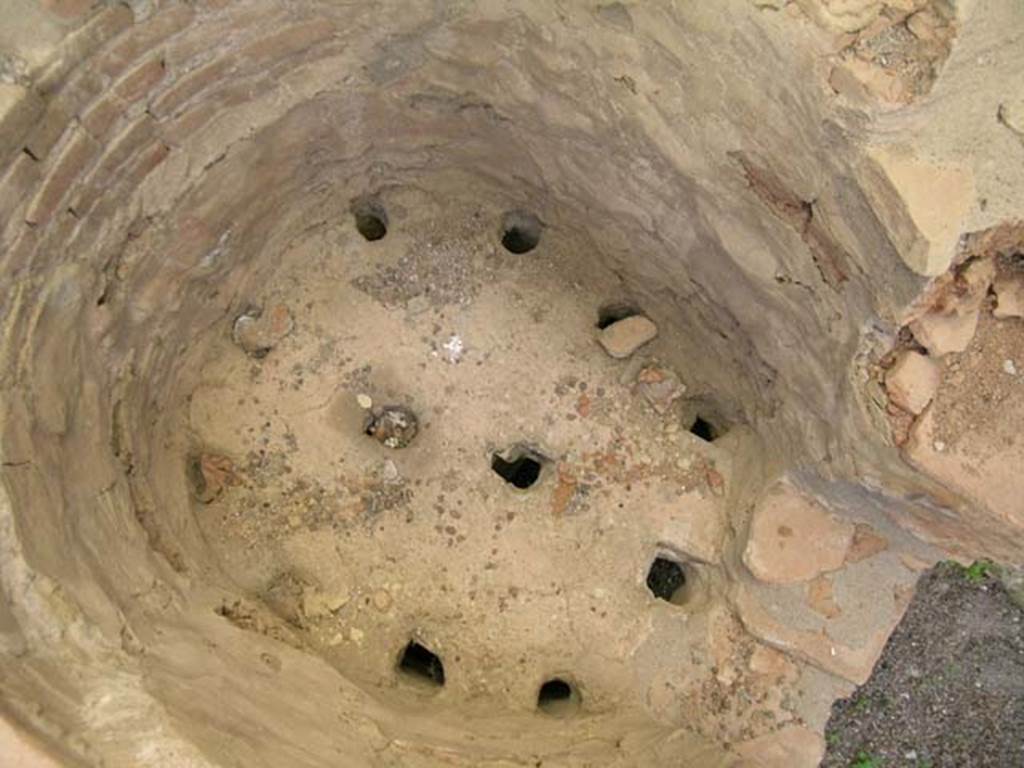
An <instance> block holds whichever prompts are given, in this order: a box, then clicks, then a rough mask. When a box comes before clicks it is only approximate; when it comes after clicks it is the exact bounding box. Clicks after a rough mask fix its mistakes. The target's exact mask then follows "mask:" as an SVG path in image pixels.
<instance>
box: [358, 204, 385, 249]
mask: <svg viewBox="0 0 1024 768" xmlns="http://www.w3.org/2000/svg"><path fill="white" fill-rule="evenodd" d="M352 215H353V216H354V217H355V220H356V230H357V231H358V232H359V234H360V235H362V236H363V239H365V240H367V241H369V242H373V241H375V240H381V239H383V237H384V236H385V235H386V234H387V233H388V214H387V211H385V210H384V206H383V205H381V204H380V202H379V201H377V200H372V199H367V198H362V199H360V200H356V201H354V202H353V203H352Z"/></svg>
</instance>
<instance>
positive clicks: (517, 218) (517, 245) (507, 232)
mask: <svg viewBox="0 0 1024 768" xmlns="http://www.w3.org/2000/svg"><path fill="white" fill-rule="evenodd" d="M540 232H541V223H540V219H538V218H537V217H536V216H534V215H533V214H532V213H524V212H522V211H511V212H509V213H506V214H505V219H504V221H503V223H502V228H501V244H502V245H503V246H504V247H505V250H506V251H509V252H510V253H529V252H530V251H532V250H533V249H534V248H536V247H537V244H538V243H539V242H540Z"/></svg>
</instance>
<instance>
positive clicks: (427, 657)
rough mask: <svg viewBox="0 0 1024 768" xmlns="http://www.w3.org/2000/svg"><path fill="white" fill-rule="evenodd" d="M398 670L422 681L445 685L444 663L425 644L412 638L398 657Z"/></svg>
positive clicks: (434, 684)
mask: <svg viewBox="0 0 1024 768" xmlns="http://www.w3.org/2000/svg"><path fill="white" fill-rule="evenodd" d="M398 671H399V672H401V673H402V674H404V675H405V676H406V677H408V678H409V679H410V680H415V681H418V682H421V683H427V684H429V685H431V686H434V687H437V688H440V687H442V686H443V685H444V663H443V662H442V661H441V658H440V657H439V656H438V655H437V654H436V653H434V652H433V651H431V650H430V649H429V648H427V647H426V646H424V645H420V644H419V643H418V642H416V641H415V640H410V641H409V643H408V645H406V646H405V648H403V649H402V654H401V656H399V657H398Z"/></svg>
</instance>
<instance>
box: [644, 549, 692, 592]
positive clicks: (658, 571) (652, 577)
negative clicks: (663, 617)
mask: <svg viewBox="0 0 1024 768" xmlns="http://www.w3.org/2000/svg"><path fill="white" fill-rule="evenodd" d="M684 584H686V574H685V573H684V572H683V567H682V566H681V565H679V563H677V562H675V561H674V560H669V559H668V558H665V557H658V558H655V560H654V562H653V563H651V570H649V571H648V572H647V588H648V589H649V590H651V594H653V595H654V596H655V597H657V598H660V599H661V600H666V601H668V602H670V603H671V602H672V598H673V597H674V596H675V594H676V592H678V591H679V589H680V588H681V587H682V586H683V585H684Z"/></svg>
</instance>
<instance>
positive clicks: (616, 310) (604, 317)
mask: <svg viewBox="0 0 1024 768" xmlns="http://www.w3.org/2000/svg"><path fill="white" fill-rule="evenodd" d="M640 314H643V313H642V312H641V311H640V310H639V309H637V308H636V307H635V306H633V305H632V304H627V303H625V302H615V303H611V304H605V305H604V306H603V307H601V308H600V309H599V310H597V327H598V329H600V330H602V331H603V330H604V329H605V328H607V327H608V326H609V325H614V324H615V323H617V322H619V320H625V319H626V318H627V317H635V316H636V315H640Z"/></svg>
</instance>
